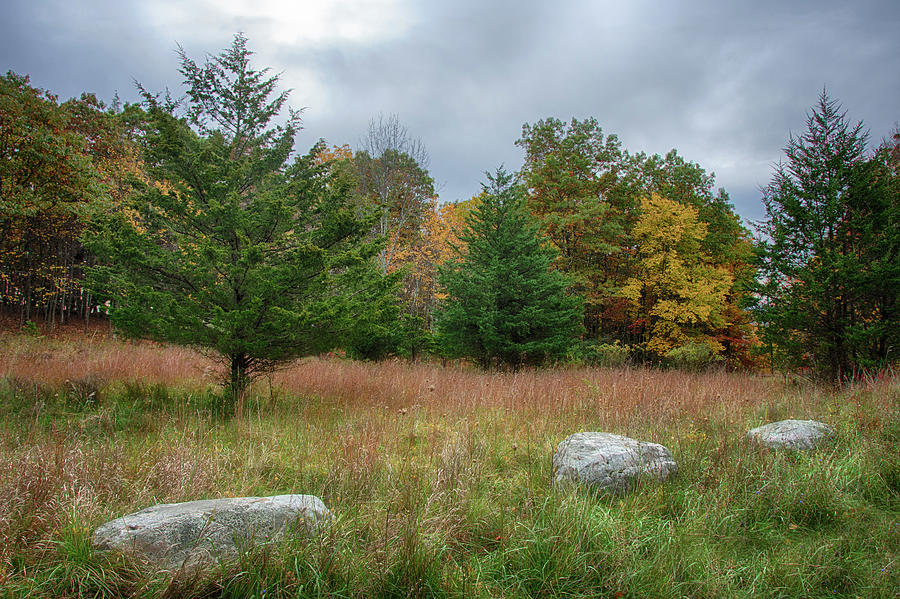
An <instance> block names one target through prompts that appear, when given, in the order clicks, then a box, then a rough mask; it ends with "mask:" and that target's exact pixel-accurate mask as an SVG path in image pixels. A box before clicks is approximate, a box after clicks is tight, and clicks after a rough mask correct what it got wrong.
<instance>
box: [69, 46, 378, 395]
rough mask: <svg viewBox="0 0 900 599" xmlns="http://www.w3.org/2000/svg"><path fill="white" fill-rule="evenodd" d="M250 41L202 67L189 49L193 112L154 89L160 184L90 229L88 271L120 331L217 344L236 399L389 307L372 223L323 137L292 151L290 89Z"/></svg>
mask: <svg viewBox="0 0 900 599" xmlns="http://www.w3.org/2000/svg"><path fill="white" fill-rule="evenodd" d="M251 54H252V53H251V52H250V51H249V50H248V49H247V47H246V39H245V38H244V37H243V36H241V35H238V36H235V39H234V43H233V45H232V47H231V48H229V49H227V50H226V51H224V52H223V53H222V54H220V55H219V56H216V57H210V58H209V59H208V60H207V62H206V64H205V65H197V64H196V63H195V62H194V61H193V60H191V59H189V58H188V57H187V56H186V55H185V54H184V52H183V51H182V52H181V73H182V74H183V75H184V77H185V83H186V85H187V88H188V92H187V105H186V110H184V111H183V112H181V113H180V114H179V106H178V105H177V103H176V102H173V101H171V100H170V99H169V98H168V97H166V98H165V99H162V100H160V99H159V98H158V96H153V95H151V94H149V93H145V100H146V103H147V109H148V119H149V125H148V131H147V133H146V136H145V139H144V140H143V142H144V145H145V146H146V152H145V160H146V164H147V166H148V169H149V173H150V175H151V177H152V178H153V180H154V183H153V184H150V185H145V186H143V187H141V188H140V189H139V190H138V192H137V193H135V194H133V195H132V196H131V198H130V202H129V205H128V206H127V208H126V209H125V210H124V211H120V212H114V213H111V214H105V215H102V217H100V218H98V219H97V223H96V224H95V226H94V227H93V228H94V231H92V233H91V234H90V235H89V236H88V238H87V241H88V242H89V246H90V249H91V250H92V251H93V252H94V253H95V254H96V255H97V256H98V257H99V258H100V259H101V260H102V261H103V266H99V267H97V268H96V269H95V270H94V271H93V273H92V279H91V280H92V283H93V286H94V289H95V290H96V291H97V292H101V293H104V294H105V295H106V297H108V298H109V299H110V302H111V311H110V316H111V318H112V319H113V321H114V323H115V324H116V326H117V327H118V328H119V329H120V330H122V331H123V332H125V333H127V334H129V335H132V336H135V337H144V338H150V339H156V340H160V341H165V342H173V343H179V344H186V345H192V346H197V347H200V348H206V349H211V350H214V352H215V353H216V355H218V356H220V357H221V359H222V360H223V362H224V363H225V366H226V369H227V371H228V375H227V385H228V387H229V388H230V390H231V391H232V392H233V394H232V397H239V396H240V395H241V394H242V393H243V390H244V389H245V387H246V385H247V383H248V382H249V381H250V380H251V379H252V378H253V377H254V376H257V375H259V374H261V373H264V372H266V371H268V370H270V369H271V368H273V367H275V366H276V365H277V364H279V363H282V362H284V361H286V360H290V359H293V358H295V357H298V356H302V355H306V354H310V353H316V352H319V351H323V350H327V349H330V348H332V347H335V346H336V345H338V344H340V343H341V342H342V341H343V340H344V339H345V337H346V336H347V335H348V334H350V333H351V332H352V330H353V328H354V326H355V323H357V322H359V321H362V320H366V319H367V318H370V315H371V314H372V313H377V311H378V310H379V309H380V308H382V307H383V299H384V298H386V297H388V296H389V295H390V293H388V292H390V291H391V290H392V281H391V280H390V279H385V278H382V277H380V276H376V275H375V274H373V272H374V267H373V266H372V258H373V256H374V255H375V253H376V252H377V251H378V249H379V248H378V247H376V246H375V245H373V244H372V243H367V242H365V239H366V235H367V232H368V230H369V228H370V226H371V222H362V221H361V220H360V219H359V218H358V217H357V216H356V206H355V205H354V203H353V202H352V201H351V198H352V181H350V180H349V179H347V178H342V177H339V176H337V174H336V171H335V169H333V168H332V167H331V165H333V162H330V161H323V160H319V159H317V156H318V154H319V153H320V152H322V150H323V147H324V145H323V144H322V143H319V144H317V145H316V146H314V147H313V149H312V150H311V151H310V152H309V153H308V154H307V155H305V156H302V157H298V158H295V159H294V158H292V153H293V145H294V137H295V135H296V133H297V131H298V130H299V127H300V117H299V114H298V113H296V112H293V111H291V112H290V113H289V115H288V117H287V119H286V120H285V121H284V124H281V125H273V124H272V121H273V119H275V118H276V117H277V116H278V115H279V114H280V112H281V109H282V107H283V105H284V103H285V101H286V99H287V92H281V93H277V92H276V85H277V81H278V78H277V77H275V76H268V75H267V69H264V70H261V71H257V70H253V69H252V68H251V67H250V63H249V58H250V56H251Z"/></svg>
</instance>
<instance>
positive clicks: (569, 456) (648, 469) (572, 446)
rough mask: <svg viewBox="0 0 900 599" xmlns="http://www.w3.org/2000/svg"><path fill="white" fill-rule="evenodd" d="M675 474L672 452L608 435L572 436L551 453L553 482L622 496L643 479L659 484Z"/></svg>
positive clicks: (660, 446)
mask: <svg viewBox="0 0 900 599" xmlns="http://www.w3.org/2000/svg"><path fill="white" fill-rule="evenodd" d="M677 471H678V464H676V463H675V460H674V459H673V458H672V453H671V452H670V451H669V450H668V449H666V448H665V447H663V446H662V445H660V444H658V443H645V442H643V441H637V440H635V439H631V438H629V437H623V436H622V435H614V434H612V433H592V432H584V433H575V434H574V435H571V436H569V437H567V438H566V439H564V440H563V441H562V442H560V444H559V445H558V446H557V447H556V453H555V454H553V479H554V482H555V483H562V482H565V481H575V482H579V483H583V484H586V485H590V486H592V487H595V488H597V489H599V490H601V491H605V492H609V493H622V492H624V491H627V490H628V489H630V488H632V487H633V486H634V485H635V484H636V483H637V482H638V481H639V480H641V479H643V478H647V479H653V480H659V481H663V480H665V479H667V478H668V477H669V476H671V475H672V474H674V473H676V472H677Z"/></svg>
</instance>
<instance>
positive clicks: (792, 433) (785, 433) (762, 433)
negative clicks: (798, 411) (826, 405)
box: [747, 420, 834, 450]
mask: <svg viewBox="0 0 900 599" xmlns="http://www.w3.org/2000/svg"><path fill="white" fill-rule="evenodd" d="M832 435H834V429H833V428H831V427H830V426H828V425H827V424H825V423H823V422H817V421H815V420H781V421H780V422H772V423H770V424H764V425H763V426H759V427H756V428H754V429H751V430H749V431H747V436H748V437H749V438H750V440H751V441H753V442H755V443H758V444H759V445H762V446H763V447H768V448H771V449H779V448H785V449H799V450H803V449H813V448H815V447H817V446H819V445H820V444H821V443H822V442H824V441H827V440H828V439H829V438H830V437H831V436H832Z"/></svg>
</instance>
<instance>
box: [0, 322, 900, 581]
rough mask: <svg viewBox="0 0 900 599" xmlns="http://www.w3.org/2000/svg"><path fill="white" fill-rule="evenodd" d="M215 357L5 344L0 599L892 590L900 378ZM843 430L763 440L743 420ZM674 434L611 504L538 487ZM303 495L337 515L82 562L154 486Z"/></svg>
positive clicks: (90, 343) (146, 501) (898, 548)
mask: <svg viewBox="0 0 900 599" xmlns="http://www.w3.org/2000/svg"><path fill="white" fill-rule="evenodd" d="M217 376H218V375H217V372H216V370H215V364H214V363H213V362H212V361H210V360H209V359H207V358H205V357H204V356H202V355H200V354H197V353H194V352H192V351H190V350H186V349H179V348H172V347H165V346H160V345H155V344H150V343H139V344H137V343H126V342H120V341H113V340H109V339H107V338H106V337H104V336H102V335H97V336H94V337H83V336H82V337H78V338H73V339H63V340H52V339H45V338H30V337H24V336H19V335H10V334H6V335H2V336H0V597H118V596H126V597H132V596H137V597H144V596H149V597H183V596H187V597H241V598H244V597H258V598H259V597H263V596H265V597H266V598H267V599H268V598H271V597H306V596H330V597H631V598H645V597H659V598H664V597H884V598H896V597H897V589H898V588H900V563H898V558H900V451H898V447H900V375H898V374H894V375H891V374H886V375H883V376H882V377H879V378H877V379H872V380H868V381H865V382H862V383H859V384H857V385H855V386H850V387H847V388H844V389H840V390H832V391H829V390H825V389H822V388H818V387H816V386H814V385H812V384H810V383H808V382H806V381H804V380H802V379H789V380H784V379H781V378H774V377H764V376H759V375H749V374H734V373H702V374H687V373H682V372H674V371H669V372H664V371H655V370H644V369H624V370H601V369H556V370H545V371H527V372H520V373H515V374H513V373H500V374H484V373H479V372H476V371H474V370H468V369H465V368H454V367H450V368H441V367H440V366H437V365H429V364H407V363H404V362H387V363H380V364H368V363H358V362H351V361H346V360H341V359H337V358H333V359H325V358H316V359H306V360H302V361H299V362H297V363H296V364H294V365H292V366H291V367H290V368H288V369H286V370H284V371H281V372H279V373H277V374H274V375H272V376H271V377H270V378H269V379H263V380H260V381H258V382H257V383H255V385H254V387H253V389H252V390H251V392H250V394H249V396H248V398H247V400H246V401H245V402H244V403H243V406H242V410H241V413H240V414H239V415H238V416H235V417H228V416H225V415H223V414H221V413H219V411H218V410H217V409H216V406H217V405H218V400H219V399H220V393H221V391H219V390H218V389H217V388H216V386H215V382H216V380H217V379H216V377H217ZM789 417H796V418H814V419H818V420H822V421H824V422H827V423H829V424H831V425H832V426H834V427H835V429H836V430H837V439H836V441H835V442H834V443H833V444H832V445H830V446H828V447H826V448H824V449H821V450H819V451H816V452H810V453H802V454H797V453H785V452H769V451H762V450H758V449H755V448H753V447H751V446H749V445H748V444H747V443H746V442H745V440H744V432H745V431H746V430H747V429H748V428H751V427H753V426H757V425H759V424H762V423H765V422H769V421H774V420H779V419H783V418H789ZM582 430H597V431H609V432H615V433H620V434H625V435H628V436H631V437H635V438H638V439H641V440H646V441H655V442H659V443H662V444H664V445H666V446H667V447H668V448H669V449H671V451H672V453H673V454H674V456H675V459H676V460H677V461H678V463H679V466H680V473H679V475H678V476H677V477H676V478H674V479H673V480H671V481H669V482H667V483H665V484H663V485H652V484H648V485H646V486H644V487H641V488H639V489H637V491H636V492H633V493H630V494H628V495H624V496H620V497H608V496H597V495H594V494H592V493H591V492H589V491H586V490H579V489H555V488H553V487H552V486H551V485H550V475H551V472H550V470H551V467H550V460H551V456H552V453H553V450H554V448H555V446H556V444H557V443H558V442H559V441H560V440H562V439H563V438H565V437H566V436H567V435H569V434H571V433H574V432H577V431H582ZM282 493H311V494H314V495H318V496H319V497H321V498H322V499H323V500H324V501H325V503H326V505H327V506H328V507H329V508H330V509H331V510H332V511H333V512H334V513H335V516H336V520H335V523H334V525H333V526H332V527H330V529H329V530H328V531H327V533H326V534H324V535H322V536H321V537H320V538H317V539H311V540H305V539H296V540H293V541H290V542H288V543H286V544H285V545H284V546H282V547H279V548H276V549H274V550H270V551H257V552H253V553H250V554H248V555H246V556H244V557H243V558H242V559H241V561H240V562H239V563H236V564H231V565H227V566H223V567H222V568H221V569H219V570H218V571H216V572H212V573H209V574H206V575H189V574H185V573H182V574H180V575H176V576H174V577H171V576H166V575H160V574H155V573H152V572H148V571H145V570H143V569H142V568H140V567H139V566H137V565H135V564H132V563H128V562H126V561H124V560H123V559H122V558H120V557H116V556H105V555H95V554H93V553H92V551H91V549H90V536H91V533H92V531H93V529H94V528H95V527H96V526H98V525H99V524H101V523H103V522H105V521H107V520H109V519H112V518H115V517H118V516H121V515H123V514H125V513H128V512H132V511H136V510H139V509H142V508H144V507H147V506H149V505H152V504H155V503H161V502H176V501H187V500H192V499H200V498H213V497H225V496H243V495H274V494H282Z"/></svg>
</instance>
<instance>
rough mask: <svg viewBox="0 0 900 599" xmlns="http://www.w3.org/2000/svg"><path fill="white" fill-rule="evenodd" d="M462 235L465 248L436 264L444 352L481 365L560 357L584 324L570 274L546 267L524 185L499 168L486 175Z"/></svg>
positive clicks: (550, 254)
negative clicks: (441, 288)
mask: <svg viewBox="0 0 900 599" xmlns="http://www.w3.org/2000/svg"><path fill="white" fill-rule="evenodd" d="M487 177H488V184H487V185H483V187H484V193H483V194H482V195H481V201H480V202H479V204H478V205H477V207H476V208H475V209H474V210H473V211H472V212H471V213H470V214H469V215H468V216H467V217H466V221H465V222H466V227H465V229H464V230H463V231H462V232H461V233H460V235H459V239H460V240H461V241H462V242H463V243H464V244H465V248H466V249H465V251H464V253H463V252H461V251H460V252H458V254H459V255H458V258H457V260H456V261H455V262H453V263H451V264H448V265H447V266H445V267H443V268H442V269H441V270H440V282H441V284H442V285H443V286H444V288H445V289H446V291H447V294H448V299H447V301H446V305H445V306H444V307H443V311H442V313H441V314H440V315H439V317H438V325H437V326H438V334H439V336H440V340H441V342H442V345H443V347H444V349H445V351H446V353H447V354H449V355H451V356H458V357H459V356H463V357H470V358H474V359H475V360H477V361H478V362H479V364H481V365H482V366H483V367H489V366H491V365H494V364H496V365H507V366H511V367H513V368H517V367H519V366H520V365H522V364H540V363H543V362H545V361H547V360H552V359H556V358H559V357H561V356H564V355H565V354H566V351H567V350H568V349H569V348H570V347H571V345H572V342H573V339H574V338H575V337H576V336H577V335H578V334H579V332H580V330H581V325H580V322H581V318H582V309H583V308H582V303H581V300H580V299H579V298H578V297H576V296H571V295H567V294H566V288H567V287H568V286H569V285H570V283H571V280H570V279H569V278H567V277H566V276H565V275H563V274H562V273H560V272H558V271H555V270H550V264H551V262H552V261H553V259H554V257H555V252H554V251H553V250H552V249H550V248H549V247H547V245H546V243H545V239H544V238H543V237H542V236H541V235H540V233H539V229H538V225H537V224H535V223H533V222H532V221H531V219H530V215H529V213H528V210H527V207H526V204H525V198H524V195H523V193H522V191H521V188H520V187H519V186H517V185H515V184H514V181H513V176H512V175H511V174H509V173H506V172H505V171H504V170H503V169H502V168H501V169H498V170H497V172H496V174H494V175H491V174H488V175H487Z"/></svg>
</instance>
